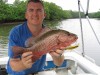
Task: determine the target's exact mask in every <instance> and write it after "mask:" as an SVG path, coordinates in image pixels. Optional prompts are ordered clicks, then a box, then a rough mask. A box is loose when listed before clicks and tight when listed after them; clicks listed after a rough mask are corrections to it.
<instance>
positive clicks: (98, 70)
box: [0, 0, 100, 75]
mask: <svg viewBox="0 0 100 75" xmlns="http://www.w3.org/2000/svg"><path fill="white" fill-rule="evenodd" d="M87 1H88V3H89V0H87ZM88 3H87V4H88ZM78 6H79V19H80V24H81V33H82V34H83V31H82V21H81V15H80V7H82V6H81V4H80V0H78ZM85 15H86V18H87V20H88V21H89V18H88V7H87V13H86V14H85ZM89 23H90V21H89ZM91 28H92V27H91ZM92 30H93V28H92ZM93 32H94V30H93ZM94 34H95V32H94ZM81 36H82V46H83V48H82V49H83V50H82V51H83V52H82V53H79V52H78V51H76V49H77V48H75V50H73V51H67V50H65V52H64V56H65V59H64V62H63V64H62V65H61V66H59V67H58V66H55V65H54V63H53V61H52V58H51V56H50V55H49V54H47V57H46V62H45V67H44V70H43V71H41V72H38V73H36V74H35V75H62V74H63V75H100V66H98V65H97V64H96V63H95V60H94V59H93V58H90V57H89V56H87V55H85V53H84V40H83V35H81ZM95 36H96V34H95ZM96 38H97V36H96ZM97 40H98V38H97ZM98 43H100V42H99V40H98ZM8 59H9V57H2V58H0V75H7V73H6V70H5V69H6V64H7V62H8Z"/></svg>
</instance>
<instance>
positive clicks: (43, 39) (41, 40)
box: [12, 29, 78, 61]
mask: <svg viewBox="0 0 100 75" xmlns="http://www.w3.org/2000/svg"><path fill="white" fill-rule="evenodd" d="M77 39H78V37H77V35H76V34H73V33H70V32H68V31H65V30H60V29H58V30H50V31H47V32H46V33H44V34H42V35H41V36H39V37H38V38H35V39H34V38H33V39H32V38H29V40H31V41H32V44H31V45H30V44H29V42H30V41H29V42H28V41H27V43H28V46H31V47H29V48H23V47H18V46H13V47H12V49H13V52H14V53H15V55H19V54H22V53H24V52H27V51H32V53H33V58H32V59H33V61H36V60H37V59H39V58H40V57H41V56H43V55H44V54H46V53H48V52H50V51H52V50H57V49H61V47H65V48H66V47H68V46H70V45H71V44H73V43H74V42H76V40H77Z"/></svg>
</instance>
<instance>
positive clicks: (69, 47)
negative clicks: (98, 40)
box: [65, 41, 79, 50]
mask: <svg viewBox="0 0 100 75" xmlns="http://www.w3.org/2000/svg"><path fill="white" fill-rule="evenodd" d="M77 47H79V43H78V42H77V41H76V42H74V43H72V44H71V45H69V46H67V47H66V48H65V50H72V49H75V48H77Z"/></svg>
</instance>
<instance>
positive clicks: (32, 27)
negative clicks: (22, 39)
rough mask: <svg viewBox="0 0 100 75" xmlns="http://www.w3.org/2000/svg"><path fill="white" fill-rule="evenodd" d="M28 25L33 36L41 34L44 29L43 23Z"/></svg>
mask: <svg viewBox="0 0 100 75" xmlns="http://www.w3.org/2000/svg"><path fill="white" fill-rule="evenodd" d="M28 27H29V30H30V31H31V33H32V34H33V36H37V35H39V34H40V33H41V31H42V25H28Z"/></svg>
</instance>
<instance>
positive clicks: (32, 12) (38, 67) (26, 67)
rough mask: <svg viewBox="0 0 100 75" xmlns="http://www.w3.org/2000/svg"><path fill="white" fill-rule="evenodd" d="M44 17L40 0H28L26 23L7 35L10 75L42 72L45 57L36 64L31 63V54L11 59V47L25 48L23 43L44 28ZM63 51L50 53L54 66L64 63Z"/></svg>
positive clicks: (26, 53)
mask: <svg viewBox="0 0 100 75" xmlns="http://www.w3.org/2000/svg"><path fill="white" fill-rule="evenodd" d="M45 17H46V14H45V11H44V6H43V3H42V2H41V1H40V0H29V1H28V4H27V9H26V13H25V18H26V19H27V21H26V22H25V23H24V24H22V25H18V26H16V27H14V28H13V29H12V30H11V32H10V35H9V51H8V55H9V61H8V64H7V72H8V73H9V74H11V75H28V74H32V73H36V72H39V71H42V70H43V67H44V63H45V59H46V55H43V56H42V57H41V58H40V59H38V60H37V61H36V62H32V59H31V58H32V56H33V55H32V52H25V53H23V54H22V55H21V56H18V57H17V58H13V56H14V53H13V51H12V46H20V47H25V41H26V40H27V39H28V38H29V37H36V36H38V35H39V34H40V33H41V31H42V30H43V29H44V28H45V27H44V26H43V25H42V23H43V20H44V18H45ZM62 53H63V50H56V51H55V52H54V51H52V52H50V55H51V56H52V58H53V61H54V64H55V65H57V66H60V65H61V64H62V63H63V61H64V56H63V55H62V56H60V55H61V54H62Z"/></svg>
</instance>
